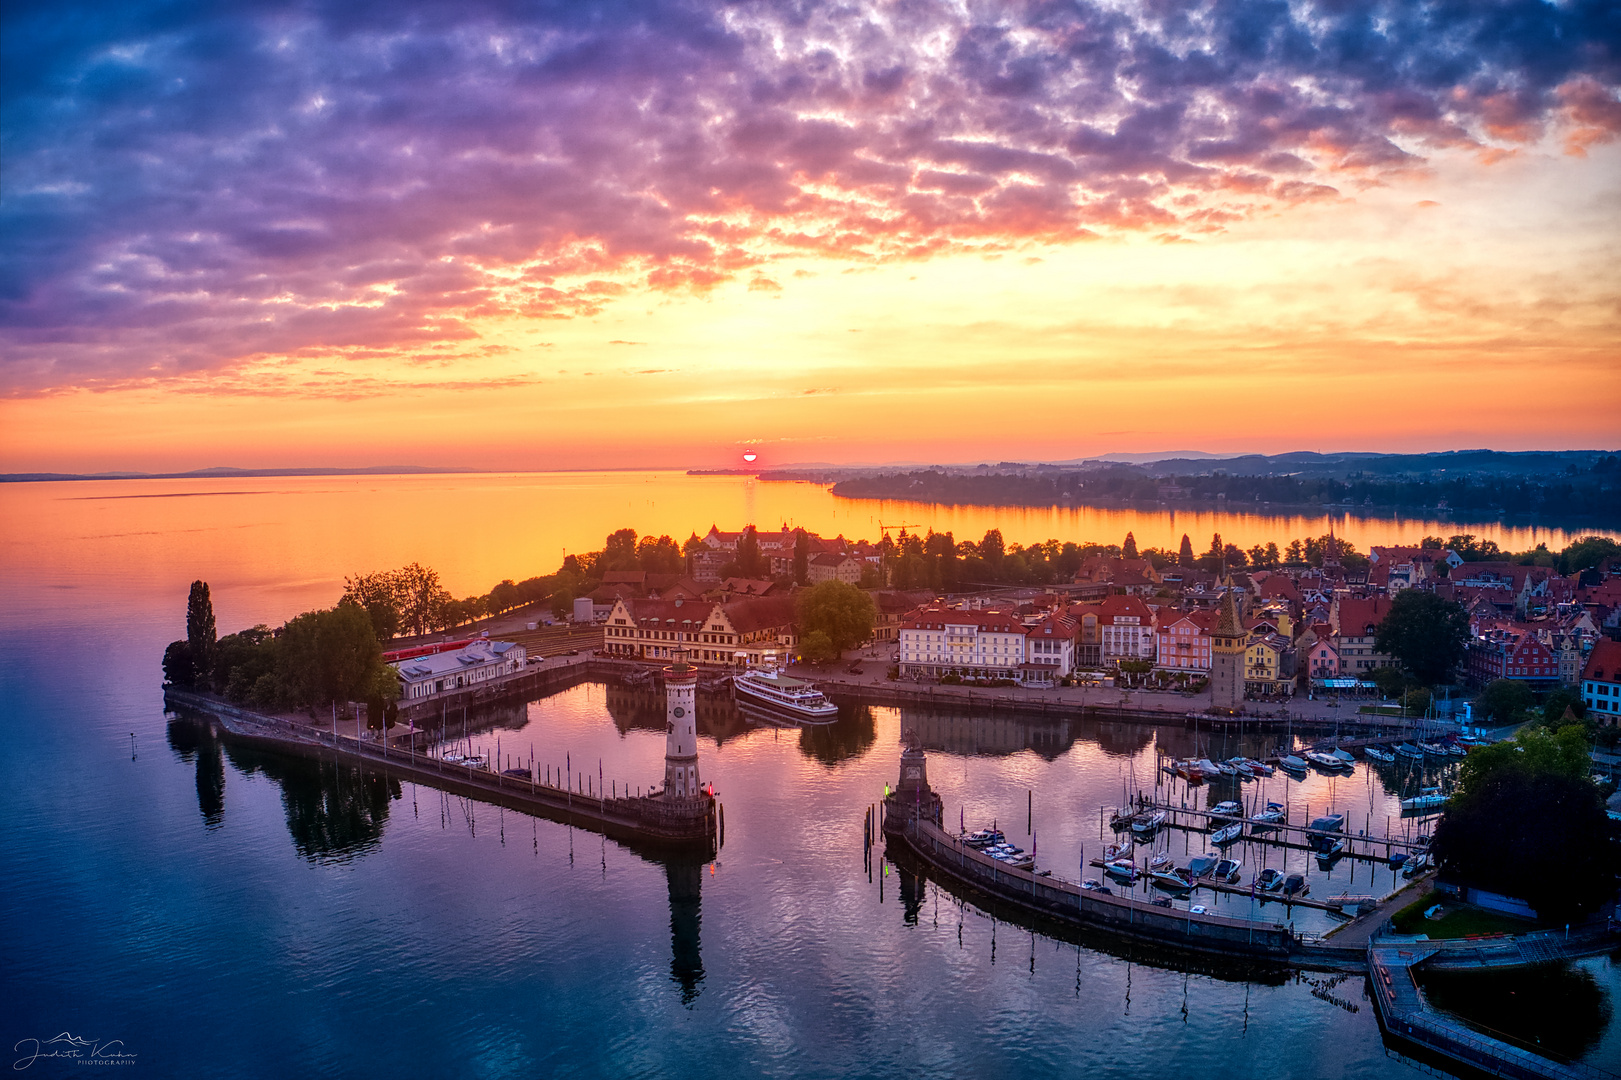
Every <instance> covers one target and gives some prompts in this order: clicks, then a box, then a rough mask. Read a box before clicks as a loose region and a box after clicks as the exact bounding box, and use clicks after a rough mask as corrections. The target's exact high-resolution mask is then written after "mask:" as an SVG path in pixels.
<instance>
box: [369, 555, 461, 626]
mask: <svg viewBox="0 0 1621 1080" xmlns="http://www.w3.org/2000/svg"><path fill="white" fill-rule="evenodd" d="M394 583H395V593H394V597H395V602H396V603H397V604H398V605H399V611H400V623H401V625H402V626H404V627H406V628H407V629H409V630H410V631H411V633H413V634H417V635H421V634H426V633H427V632H428V631H429V630H434V629H438V628H439V627H441V626H443V625H444V623H443V621H442V620H443V617H444V616H443V609H444V606H445V605H446V604H447V603H449V602H450V594H449V593H448V592H446V591H445V589H444V587H443V586H442V585H440V584H439V573H438V571H436V570H432V569H429V568H428V567H426V566H423V565H422V564H421V563H411V564H410V565H408V566H402V567H400V569H398V570H396V571H395V572H394ZM372 634H373V636H374V637H375V636H376V631H375V630H374V631H372Z"/></svg>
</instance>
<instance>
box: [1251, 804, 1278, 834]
mask: <svg viewBox="0 0 1621 1080" xmlns="http://www.w3.org/2000/svg"><path fill="white" fill-rule="evenodd" d="M1286 820H1287V819H1286V816H1285V814H1284V812H1283V807H1281V806H1278V807H1268V808H1267V809H1265V810H1263V811H1261V812H1260V813H1259V814H1256V815H1255V816H1254V817H1253V818H1251V819H1250V832H1252V833H1261V832H1271V831H1272V830H1274V829H1276V828H1277V827H1278V826H1279V825H1282V824H1284V823H1285V822H1286Z"/></svg>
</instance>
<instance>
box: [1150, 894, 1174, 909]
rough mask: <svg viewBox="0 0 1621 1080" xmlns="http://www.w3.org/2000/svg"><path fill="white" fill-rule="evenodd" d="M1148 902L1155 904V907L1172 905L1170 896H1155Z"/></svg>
mask: <svg viewBox="0 0 1621 1080" xmlns="http://www.w3.org/2000/svg"><path fill="white" fill-rule="evenodd" d="M1148 902H1149V903H1150V904H1153V905H1154V906H1155V907H1170V906H1171V898H1170V897H1169V896H1156V897H1154V898H1153V899H1152V900H1150V901H1148Z"/></svg>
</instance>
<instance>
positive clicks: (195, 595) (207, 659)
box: [186, 581, 216, 676]
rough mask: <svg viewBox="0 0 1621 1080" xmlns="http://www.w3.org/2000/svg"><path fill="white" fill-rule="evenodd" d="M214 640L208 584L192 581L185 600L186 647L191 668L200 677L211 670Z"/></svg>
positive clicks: (211, 603)
mask: <svg viewBox="0 0 1621 1080" xmlns="http://www.w3.org/2000/svg"><path fill="white" fill-rule="evenodd" d="M215 640H216V634H215V631H214V601H213V599H212V598H211V597H210V596H209V595H208V582H206V581H194V582H192V583H191V595H190V596H189V597H187V599H186V645H187V647H188V648H189V649H190V650H191V664H192V668H193V670H194V671H195V672H197V674H198V675H200V676H206V675H208V674H209V673H210V672H211V671H212V670H213V667H214V642H215Z"/></svg>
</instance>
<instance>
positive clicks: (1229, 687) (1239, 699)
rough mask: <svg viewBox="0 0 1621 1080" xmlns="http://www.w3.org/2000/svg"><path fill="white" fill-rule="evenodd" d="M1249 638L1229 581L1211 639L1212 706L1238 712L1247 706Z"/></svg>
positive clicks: (1229, 579) (1231, 581)
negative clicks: (1245, 699) (1246, 677)
mask: <svg viewBox="0 0 1621 1080" xmlns="http://www.w3.org/2000/svg"><path fill="white" fill-rule="evenodd" d="M1248 647H1249V634H1247V633H1245V631H1244V625H1243V623H1241V622H1240V621H1239V619H1238V605H1237V604H1236V603H1234V601H1233V579H1232V578H1228V579H1227V595H1226V596H1224V597H1222V599H1221V620H1220V621H1219V622H1217V623H1216V629H1215V631H1214V632H1213V633H1212V634H1211V635H1210V704H1211V706H1212V707H1214V708H1217V709H1236V708H1238V707H1239V706H1240V705H1242V704H1243V703H1244V651H1245V650H1246V649H1247V648H1248Z"/></svg>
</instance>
